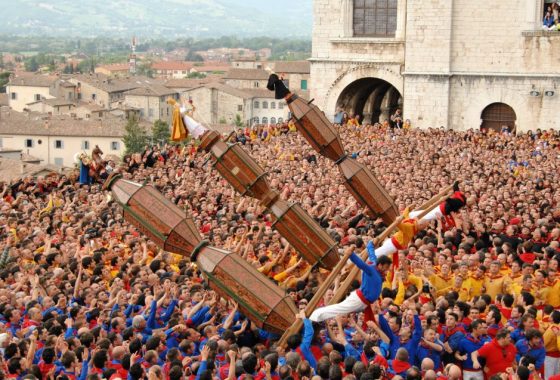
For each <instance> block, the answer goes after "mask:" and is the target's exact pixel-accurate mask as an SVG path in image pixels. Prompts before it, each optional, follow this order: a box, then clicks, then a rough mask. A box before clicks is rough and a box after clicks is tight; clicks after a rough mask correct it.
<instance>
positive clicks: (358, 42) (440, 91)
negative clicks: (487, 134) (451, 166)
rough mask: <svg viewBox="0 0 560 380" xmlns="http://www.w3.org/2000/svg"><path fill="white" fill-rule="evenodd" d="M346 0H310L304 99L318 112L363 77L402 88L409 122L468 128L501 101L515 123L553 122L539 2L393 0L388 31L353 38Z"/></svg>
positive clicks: (554, 103)
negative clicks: (393, 20)
mask: <svg viewBox="0 0 560 380" xmlns="http://www.w3.org/2000/svg"><path fill="white" fill-rule="evenodd" d="M352 4H353V1H352V0H314V24H313V48H312V58H311V59H310V61H311V81H310V97H311V98H314V99H315V104H317V105H318V106H319V107H320V108H322V109H323V111H324V112H325V114H326V115H327V116H328V117H332V116H333V114H334V112H335V107H336V102H337V99H338V97H339V96H340V94H341V93H342V91H343V90H344V89H345V88H346V87H347V86H348V85H350V84H351V83H352V82H354V81H356V80H358V79H362V78H368V77H373V78H380V79H383V80H385V81H387V82H389V83H390V84H392V85H393V86H394V87H395V88H396V89H397V90H398V91H399V92H400V93H401V94H402V95H403V98H404V107H403V108H404V109H403V111H404V116H405V118H408V119H410V120H411V121H412V124H413V125H414V126H417V127H421V128H428V127H439V126H444V127H449V128H454V129H460V130H464V129H468V128H478V127H480V124H481V120H480V116H481V113H482V110H483V109H484V108H485V107H486V106H488V105H489V104H492V103H495V102H503V103H505V104H508V105H509V106H511V107H512V108H513V109H514V111H515V112H516V115H517V129H518V131H526V130H529V129H536V128H556V129H558V128H560V122H558V121H557V118H556V116H555V110H556V109H558V106H560V89H559V90H558V91H557V90H556V88H557V86H558V85H559V84H560V83H559V82H560V74H558V69H557V67H558V62H559V61H560V32H550V33H547V32H542V31H541V30H540V27H541V18H542V11H543V10H542V7H543V1H542V0H512V1H509V2H494V3H488V2H482V1H472V0H399V3H398V7H399V15H398V20H397V32H396V35H395V37H394V38H360V37H353V35H352V34H353V30H352ZM532 90H535V91H537V92H539V95H538V96H531V95H530V92H531V91H532ZM545 91H554V95H553V96H545V95H544V93H545Z"/></svg>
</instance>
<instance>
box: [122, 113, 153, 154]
mask: <svg viewBox="0 0 560 380" xmlns="http://www.w3.org/2000/svg"><path fill="white" fill-rule="evenodd" d="M147 140H148V136H147V134H146V131H145V130H144V129H143V128H142V127H140V124H138V119H136V118H134V117H132V118H130V119H129V120H128V123H127V124H126V127H125V135H124V137H123V142H124V146H125V148H126V151H125V154H131V153H141V152H143V151H144V146H145V145H146V142H147Z"/></svg>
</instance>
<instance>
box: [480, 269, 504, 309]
mask: <svg viewBox="0 0 560 380" xmlns="http://www.w3.org/2000/svg"><path fill="white" fill-rule="evenodd" d="M504 284H505V276H504V275H502V274H501V273H500V262H499V261H493V262H492V263H491V264H490V273H489V274H488V276H486V279H485V281H484V287H485V288H486V293H487V294H488V295H489V296H490V297H492V300H495V299H496V296H497V295H498V294H505V293H506V290H507V289H505V287H504Z"/></svg>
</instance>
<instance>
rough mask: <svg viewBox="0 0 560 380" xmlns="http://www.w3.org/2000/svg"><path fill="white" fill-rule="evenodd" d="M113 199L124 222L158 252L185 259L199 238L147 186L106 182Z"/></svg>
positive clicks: (175, 210) (186, 221) (172, 207)
mask: <svg viewBox="0 0 560 380" xmlns="http://www.w3.org/2000/svg"><path fill="white" fill-rule="evenodd" d="M107 181H108V183H106V184H105V187H106V188H110V189H111V191H112V193H113V197H114V199H115V200H116V201H117V202H118V203H119V204H120V205H121V206H122V208H123V212H124V218H125V219H126V220H127V221H128V222H129V223H131V224H133V225H134V226H136V227H137V228H138V229H139V230H140V231H141V232H142V233H143V234H144V235H146V236H147V237H149V238H150V239H151V240H152V241H153V242H154V243H156V244H157V245H158V246H159V247H161V248H162V249H164V250H166V251H169V252H173V253H178V254H180V255H183V256H189V255H190V254H191V253H192V251H193V250H194V249H195V247H196V246H197V245H198V244H200V241H201V238H200V234H199V233H198V230H197V228H196V226H195V224H194V222H193V220H192V219H191V218H187V217H186V216H185V213H184V212H183V211H182V210H181V209H180V208H179V207H177V205H175V204H174V203H173V202H171V201H170V200H168V199H167V198H165V197H164V196H163V195H162V194H161V193H160V192H159V191H157V190H156V189H155V188H154V187H153V186H151V185H141V184H139V183H135V182H132V181H128V180H124V179H122V178H119V177H118V176H114V177H111V178H109V179H108V180H107ZM109 181H110V182H109Z"/></svg>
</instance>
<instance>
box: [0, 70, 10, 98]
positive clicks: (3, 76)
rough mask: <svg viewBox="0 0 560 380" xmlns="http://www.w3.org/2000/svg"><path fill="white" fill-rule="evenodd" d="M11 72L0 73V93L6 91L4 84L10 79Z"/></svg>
mask: <svg viewBox="0 0 560 380" xmlns="http://www.w3.org/2000/svg"><path fill="white" fill-rule="evenodd" d="M11 74H12V73H11V72H9V71H6V72H4V73H0V94H3V93H5V92H6V85H7V84H8V82H9V81H10V75H11Z"/></svg>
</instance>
